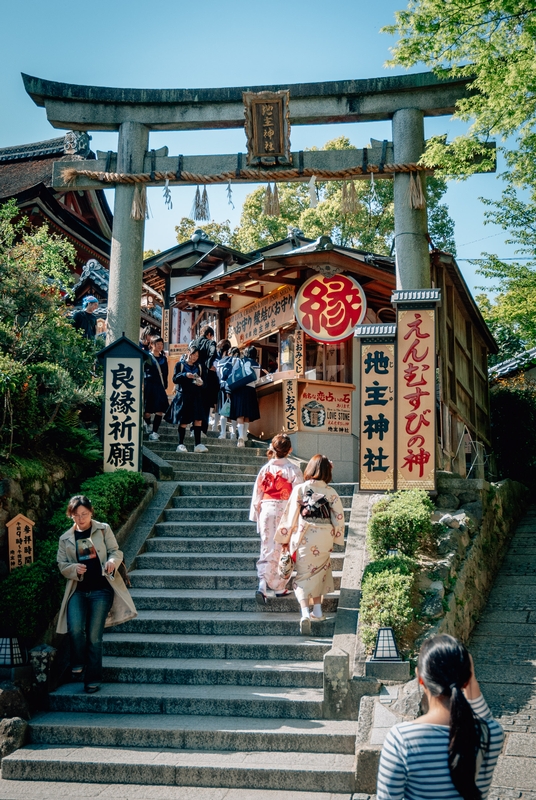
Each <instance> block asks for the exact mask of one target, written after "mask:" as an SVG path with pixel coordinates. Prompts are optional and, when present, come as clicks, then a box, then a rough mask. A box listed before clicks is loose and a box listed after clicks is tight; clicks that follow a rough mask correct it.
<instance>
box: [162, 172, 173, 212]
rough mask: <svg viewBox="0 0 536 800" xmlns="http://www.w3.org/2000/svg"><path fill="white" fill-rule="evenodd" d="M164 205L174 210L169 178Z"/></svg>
mask: <svg viewBox="0 0 536 800" xmlns="http://www.w3.org/2000/svg"><path fill="white" fill-rule="evenodd" d="M164 205H166V206H167V207H168V209H169V211H171V209H172V208H173V203H172V202H171V190H170V188H169V178H166V184H165V186H164Z"/></svg>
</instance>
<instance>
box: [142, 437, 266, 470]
mask: <svg viewBox="0 0 536 800" xmlns="http://www.w3.org/2000/svg"><path fill="white" fill-rule="evenodd" d="M155 444H156V446H155V447H151V450H152V451H153V452H154V453H156V454H157V455H159V456H160V458H163V459H165V460H166V461H168V462H170V463H171V461H178V460H180V461H182V462H185V463H187V464H197V463H203V461H206V460H208V459H210V461H211V462H214V463H215V464H247V465H249V466H254V467H255V468H256V469H257V470H259V469H260V468H261V467H262V466H264V464H266V456H265V454H264V453H263V454H258V452H257V450H253V449H251V448H249V447H239V448H236V447H235V448H233V449H231V448H230V447H214V446H213V445H212V444H207V445H205V447H208V453H196V452H195V450H194V447H195V445H194V444H189V443H188V442H185V443H184V444H185V446H186V448H187V450H188V452H187V453H185V452H184V451H181V452H177V445H176V443H174V446H173V447H165V446H162V445H160V443H159V442H158V443H155Z"/></svg>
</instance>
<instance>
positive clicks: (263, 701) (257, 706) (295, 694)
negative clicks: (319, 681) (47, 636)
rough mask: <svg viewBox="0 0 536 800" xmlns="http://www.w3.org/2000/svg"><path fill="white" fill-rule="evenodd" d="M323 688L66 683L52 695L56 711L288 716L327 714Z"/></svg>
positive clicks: (53, 706)
mask: <svg viewBox="0 0 536 800" xmlns="http://www.w3.org/2000/svg"><path fill="white" fill-rule="evenodd" d="M322 699H323V691H322V689H316V688H299V689H295V688H292V687H279V686H218V685H215V686H210V685H204V686H176V685H173V684H154V683H137V684H136V687H135V691H134V692H133V691H132V687H131V686H130V684H128V683H102V684H101V688H100V691H99V692H98V694H97V695H88V694H86V693H85V692H84V688H83V684H81V683H67V684H64V685H63V686H60V688H59V689H57V690H56V691H55V692H52V693H51V694H50V695H49V700H50V710H51V711H80V712H87V713H95V712H98V713H104V714H195V715H199V716H206V715H210V716H221V717H226V716H232V717H287V718H288V719H307V718H309V719H311V718H316V717H321V716H322Z"/></svg>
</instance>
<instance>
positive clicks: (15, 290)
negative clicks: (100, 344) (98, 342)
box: [0, 201, 102, 458]
mask: <svg viewBox="0 0 536 800" xmlns="http://www.w3.org/2000/svg"><path fill="white" fill-rule="evenodd" d="M18 213H19V212H18V209H17V205H16V203H15V202H14V201H10V202H8V203H7V204H5V205H3V206H1V207H0V457H3V458H8V457H9V456H10V455H11V453H13V452H14V451H17V450H19V452H20V453H21V454H24V453H25V452H34V451H35V450H36V449H37V450H38V449H39V448H43V449H45V450H49V451H50V450H58V449H64V450H65V449H69V447H70V446H72V448H73V449H74V450H75V451H77V452H79V453H80V455H82V452H85V453H86V455H87V457H88V458H96V457H97V453H98V449H97V448H98V447H99V445H98V442H97V440H96V439H95V437H93V436H92V435H91V434H89V432H88V431H86V430H84V429H82V428H80V425H79V418H78V417H79V413H80V411H81V410H82V409H88V410H90V409H91V413H96V410H97V408H98V404H99V403H100V394H101V390H102V384H101V381H100V380H97V379H95V377H94V376H93V374H92V367H93V361H94V352H95V346H94V345H93V343H92V342H90V341H88V340H87V339H83V338H82V337H81V336H80V334H79V333H78V332H77V331H75V329H74V328H73V326H72V325H71V324H70V323H69V321H68V320H67V319H66V317H65V302H64V295H65V293H66V292H67V291H68V287H69V285H70V284H71V283H72V273H71V270H70V266H71V265H72V264H73V263H74V250H73V248H72V246H71V244H70V243H69V242H67V241H66V240H65V239H62V238H61V237H60V236H56V235H53V234H50V233H49V232H48V230H47V227H46V226H42V227H40V228H29V226H28V223H27V220H26V219H22V220H18V219H17V218H18ZM76 429H78V430H76Z"/></svg>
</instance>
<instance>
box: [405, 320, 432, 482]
mask: <svg viewBox="0 0 536 800" xmlns="http://www.w3.org/2000/svg"><path fill="white" fill-rule="evenodd" d="M397 343H398V347H397V376H398V378H397V403H398V413H397V418H398V424H397V488H398V489H426V490H430V489H434V488H435V310H434V309H429V308H419V309H403V308H398V309H397Z"/></svg>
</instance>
